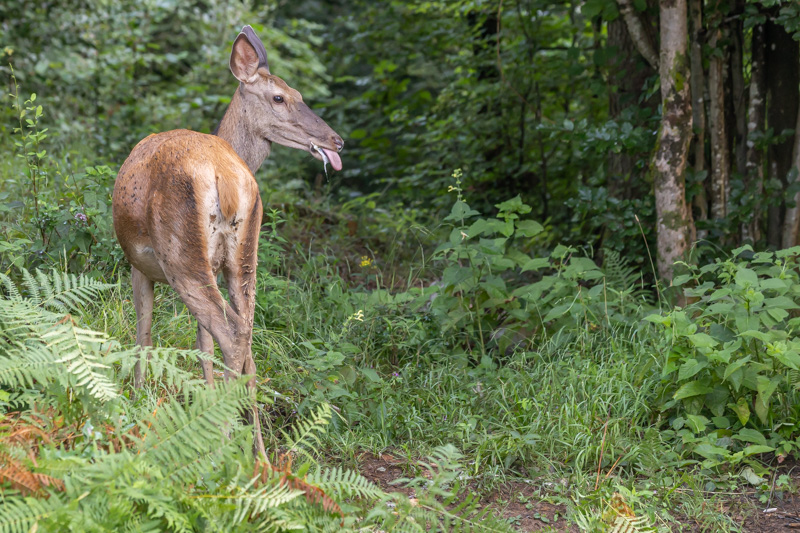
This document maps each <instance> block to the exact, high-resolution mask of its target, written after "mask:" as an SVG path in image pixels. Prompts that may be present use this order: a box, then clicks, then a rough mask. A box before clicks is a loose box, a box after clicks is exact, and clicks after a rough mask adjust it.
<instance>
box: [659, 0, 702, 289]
mask: <svg viewBox="0 0 800 533" xmlns="http://www.w3.org/2000/svg"><path fill="white" fill-rule="evenodd" d="M659 9H660V13H661V17H660V27H661V54H660V57H659V67H660V68H659V74H660V77H661V109H662V115H661V128H660V130H659V135H658V145H657V146H656V152H655V154H654V156H653V161H652V164H651V169H652V172H653V184H654V187H655V200H656V218H657V231H658V235H657V237H658V239H657V240H658V272H659V275H660V277H661V278H662V280H664V281H665V282H670V281H672V275H673V264H674V263H675V261H678V260H681V259H684V258H685V257H686V253H687V251H688V250H689V246H690V245H691V243H692V241H693V240H694V222H693V221H692V213H691V211H690V210H689V208H688V206H687V205H686V182H685V175H684V171H685V170H686V159H687V156H688V152H689V141H690V140H691V136H692V103H691V100H690V98H691V95H690V94H689V83H688V82H689V79H688V78H689V69H688V63H689V58H688V56H687V50H686V48H687V41H688V32H687V16H686V0H671V1H662V2H660V5H659Z"/></svg>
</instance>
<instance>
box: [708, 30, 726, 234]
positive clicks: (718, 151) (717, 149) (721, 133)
mask: <svg viewBox="0 0 800 533" xmlns="http://www.w3.org/2000/svg"><path fill="white" fill-rule="evenodd" d="M721 38H722V30H721V29H720V28H715V29H713V30H712V32H711V39H710V40H709V46H710V47H711V50H712V52H713V53H712V55H711V59H710V60H709V65H708V94H709V97H710V100H711V102H710V106H709V117H708V118H709V125H710V127H711V216H712V217H713V218H714V219H716V220H720V219H723V218H725V217H726V216H727V215H728V187H729V185H728V184H729V182H730V154H729V152H728V135H727V125H726V123H725V59H724V54H720V52H721V50H716V48H717V45H718V44H719V41H720V39H721ZM721 55H722V56H723V57H720V56H721Z"/></svg>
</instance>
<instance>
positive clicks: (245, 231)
mask: <svg viewBox="0 0 800 533" xmlns="http://www.w3.org/2000/svg"><path fill="white" fill-rule="evenodd" d="M230 68H231V71H232V72H233V75H234V76H235V77H236V79H237V80H239V87H238V89H237V90H236V92H235V93H234V95H233V98H232V100H231V103H230V105H229V106H228V109H227V110H226V112H225V115H224V116H223V117H222V121H221V122H220V124H219V126H218V127H217V129H216V131H215V132H214V134H212V135H206V134H203V133H197V132H194V131H188V130H173V131H167V132H164V133H158V134H153V135H150V136H149V137H146V138H145V139H143V140H142V141H140V142H139V144H137V145H136V147H135V148H134V149H133V151H132V152H131V154H130V155H129V156H128V159H127V160H125V163H124V164H123V165H122V168H121V169H120V171H119V175H118V176H117V181H116V183H115V185H114V195H113V214H114V230H115V232H116V234H117V240H119V243H120V246H122V250H123V251H124V253H125V257H127V258H128V261H130V263H131V283H132V284H133V301H134V305H135V306H136V343H137V344H138V345H140V346H152V338H151V327H152V323H153V284H154V282H161V283H169V284H170V285H171V286H172V287H173V288H174V289H175V290H176V291H178V294H179V295H180V297H181V299H182V300H183V302H184V303H185V304H186V307H187V308H188V309H189V311H190V312H191V313H192V315H194V317H195V318H196V319H197V342H196V347H197V349H199V350H202V351H204V352H207V353H213V351H214V340H216V341H217V343H218V344H219V347H220V349H221V350H222V354H223V362H224V363H225V366H226V367H227V370H226V371H225V379H226V380H227V379H230V378H231V377H235V376H239V375H241V374H248V375H254V374H255V372H256V368H255V362H254V360H253V354H252V349H251V344H252V336H253V312H254V307H255V290H256V280H255V275H256V262H257V258H258V254H257V248H258V237H259V231H260V228H261V214H262V207H261V197H260V195H259V192H258V185H257V183H256V180H255V177H254V176H253V174H254V173H255V172H256V170H258V168H259V167H260V166H261V163H263V162H264V159H265V158H266V157H267V156H268V155H269V152H270V148H271V145H272V143H273V142H276V143H278V144H282V145H284V146H290V147H292V148H299V149H301V150H307V151H309V152H310V153H311V155H313V156H314V157H316V158H317V159H320V160H321V161H323V162H324V163H326V164H327V163H330V164H331V166H333V168H334V169H335V170H341V168H342V160H341V159H340V157H339V154H338V152H339V151H340V150H341V149H342V146H343V145H344V142H343V141H342V138H341V137H340V136H339V135H337V134H336V132H334V131H333V130H332V129H331V128H330V127H329V126H328V125H327V124H326V123H325V122H323V121H322V120H321V119H320V118H319V117H318V116H317V115H315V114H314V113H313V112H312V111H311V109H309V107H308V106H307V105H306V104H304V103H303V97H302V96H301V95H300V93H299V92H297V91H296V90H294V89H292V88H291V87H289V86H288V85H287V84H286V82H284V81H283V80H282V79H280V78H278V77H277V76H273V75H272V74H270V72H269V66H268V64H267V52H266V50H265V48H264V45H263V44H262V42H261V40H260V39H259V38H258V36H256V34H255V32H254V31H253V29H252V28H251V27H250V26H245V27H244V28H242V32H241V33H240V34H239V35H238V37H237V38H236V41H234V43H233V49H232V51H231V59H230ZM220 271H222V273H223V275H224V276H225V280H226V282H227V286H228V295H229V299H230V304H229V303H228V302H226V301H225V300H224V298H223V297H222V294H221V293H220V291H219V288H218V287H217V281H216V280H217V273H218V272H220ZM212 339H213V340H212ZM201 365H202V368H203V376H204V378H205V380H206V381H207V382H208V383H209V385H211V386H213V383H214V376H213V374H212V368H211V366H212V365H211V362H210V361H203V362H202V363H201ZM142 382H143V372H142V368H141V366H140V365H139V364H137V365H136V369H135V370H134V384H135V386H136V387H141V385H142ZM249 386H250V387H251V388H252V389H255V380H251V381H250V382H249ZM247 418H248V419H249V420H250V421H251V422H252V423H253V425H254V430H255V438H254V442H253V446H254V450H255V452H256V453H257V454H258V453H264V443H263V440H262V436H261V429H260V424H259V419H258V411H257V408H256V406H255V405H253V407H252V410H250V411H248V414H247Z"/></svg>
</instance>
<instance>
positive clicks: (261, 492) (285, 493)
mask: <svg viewBox="0 0 800 533" xmlns="http://www.w3.org/2000/svg"><path fill="white" fill-rule="evenodd" d="M254 481H255V479H254V480H253V481H251V482H250V484H248V486H246V487H244V489H243V490H241V491H239V490H238V489H236V488H233V490H232V491H231V494H230V495H219V496H214V497H217V498H225V499H230V500H231V501H232V502H233V503H235V504H236V512H235V514H234V516H233V523H234V524H241V523H242V522H244V521H245V520H247V518H248V517H250V518H255V517H257V516H259V515H262V514H264V513H265V512H266V511H267V510H268V509H272V508H277V507H280V506H282V505H284V504H286V503H288V502H290V501H292V500H294V499H295V498H298V497H299V496H302V495H303V493H302V492H301V491H299V490H294V489H291V488H289V487H286V486H282V485H274V486H267V485H265V486H262V487H260V488H258V489H256V490H255V491H253V490H252V486H253V484H254ZM237 492H238V494H237Z"/></svg>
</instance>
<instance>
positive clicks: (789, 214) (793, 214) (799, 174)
mask: <svg viewBox="0 0 800 533" xmlns="http://www.w3.org/2000/svg"><path fill="white" fill-rule="evenodd" d="M794 131H795V132H798V131H800V111H799V112H798V113H797V127H796V128H795V130H794ZM792 160H793V161H792V170H794V173H793V174H792V173H790V176H793V177H794V181H795V182H798V181H800V135H798V134H797V133H795V136H794V149H793V151H792ZM798 230H800V191H797V192H796V193H794V206H792V207H787V208H786V217H785V218H784V222H783V247H784V248H791V247H792V246H796V245H797V233H798Z"/></svg>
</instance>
